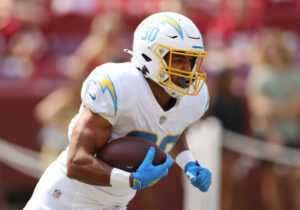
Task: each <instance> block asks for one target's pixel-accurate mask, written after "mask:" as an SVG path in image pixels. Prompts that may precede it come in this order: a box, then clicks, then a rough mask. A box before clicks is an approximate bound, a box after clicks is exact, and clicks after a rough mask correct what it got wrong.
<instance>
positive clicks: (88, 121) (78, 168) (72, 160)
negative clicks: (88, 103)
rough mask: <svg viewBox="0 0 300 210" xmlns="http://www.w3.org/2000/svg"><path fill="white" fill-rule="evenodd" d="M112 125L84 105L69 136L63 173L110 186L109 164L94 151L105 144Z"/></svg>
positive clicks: (73, 177) (87, 181)
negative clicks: (65, 167) (64, 171)
mask: <svg viewBox="0 0 300 210" xmlns="http://www.w3.org/2000/svg"><path fill="white" fill-rule="evenodd" d="M111 130H112V125H111V124H110V123H109V122H108V120H106V119H105V118H103V117H101V116H100V115H98V114H95V113H93V112H91V111H90V109H89V108H87V107H84V109H83V111H82V113H81V114H80V117H79V120H78V121H77V123H76V125H75V127H74V130H73V132H72V136H71V139H70V146H69V153H68V158H67V176H68V177H69V178H72V179H76V180H79V181H81V182H84V183H87V184H92V185H102V186H109V185H110V173H111V170H112V167H111V166H109V165H107V164H106V163H104V162H102V161H100V160H99V159H97V158H96V157H94V154H95V153H96V152H97V151H98V150H99V149H100V148H101V147H103V146H104V145H105V143H106V142H107V141H108V140H109V138H110V135H111Z"/></svg>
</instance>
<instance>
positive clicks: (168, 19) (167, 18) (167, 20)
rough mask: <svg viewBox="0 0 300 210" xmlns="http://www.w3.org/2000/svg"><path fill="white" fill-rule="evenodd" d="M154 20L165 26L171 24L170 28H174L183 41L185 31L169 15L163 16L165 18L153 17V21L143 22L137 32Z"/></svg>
mask: <svg viewBox="0 0 300 210" xmlns="http://www.w3.org/2000/svg"><path fill="white" fill-rule="evenodd" d="M152 20H157V21H158V22H160V23H161V24H163V25H165V24H169V25H170V26H172V27H173V28H174V29H175V30H176V31H177V32H178V34H179V35H180V37H181V39H183V31H182V28H181V27H180V25H179V23H177V21H176V20H174V18H172V17H170V16H168V15H163V16H156V17H153V18H151V19H146V20H144V21H143V22H141V23H140V25H138V27H137V28H136V30H138V29H139V28H140V27H141V26H143V25H145V24H147V23H149V22H150V21H152Z"/></svg>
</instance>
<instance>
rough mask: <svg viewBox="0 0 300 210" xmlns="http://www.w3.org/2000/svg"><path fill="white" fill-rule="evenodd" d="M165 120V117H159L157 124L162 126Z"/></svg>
mask: <svg viewBox="0 0 300 210" xmlns="http://www.w3.org/2000/svg"><path fill="white" fill-rule="evenodd" d="M166 120H167V117H166V116H161V117H160V119H159V124H164V123H165V122H166Z"/></svg>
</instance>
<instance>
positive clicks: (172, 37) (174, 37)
mask: <svg viewBox="0 0 300 210" xmlns="http://www.w3.org/2000/svg"><path fill="white" fill-rule="evenodd" d="M168 37H169V38H171V39H176V38H177V37H178V36H168Z"/></svg>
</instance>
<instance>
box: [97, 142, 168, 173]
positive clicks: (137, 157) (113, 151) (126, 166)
mask: <svg viewBox="0 0 300 210" xmlns="http://www.w3.org/2000/svg"><path fill="white" fill-rule="evenodd" d="M151 146H153V147H154V148H155V156H154V159H153V162H152V164H153V165H159V164H162V163H164V162H165V160H166V157H167V156H166V154H165V153H164V152H163V151H162V150H161V149H160V148H159V147H158V146H157V145H156V144H154V143H153V142H151V141H149V140H147V139H144V138H141V137H136V136H126V137H122V138H119V139H115V140H113V141H111V142H110V143H108V144H106V145H105V146H104V147H103V148H102V149H101V150H100V151H99V152H98V153H96V157H97V158H99V159H100V160H102V161H103V162H106V163H107V164H109V165H110V166H112V167H115V168H119V169H122V170H124V171H128V172H134V171H136V170H137V169H138V167H139V166H140V165H141V163H142V162H143V160H144V158H145V157H146V154H147V152H148V149H149V148H150V147H151Z"/></svg>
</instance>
